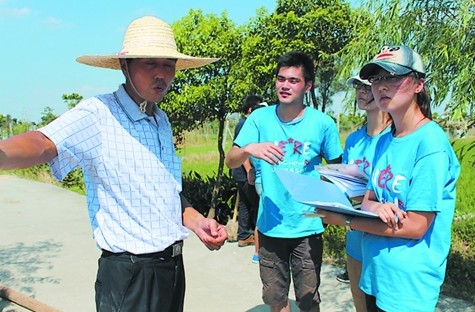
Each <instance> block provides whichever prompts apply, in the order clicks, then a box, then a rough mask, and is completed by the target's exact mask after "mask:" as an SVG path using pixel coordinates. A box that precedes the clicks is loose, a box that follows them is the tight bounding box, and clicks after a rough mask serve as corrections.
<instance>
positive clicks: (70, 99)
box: [61, 93, 83, 109]
mask: <svg viewBox="0 0 475 312" xmlns="http://www.w3.org/2000/svg"><path fill="white" fill-rule="evenodd" d="M61 98H62V99H63V101H64V102H65V103H66V104H67V105H68V109H71V108H73V107H74V106H76V105H78V103H79V102H81V101H82V99H83V97H82V95H79V94H77V93H71V94H63V95H62V97H61Z"/></svg>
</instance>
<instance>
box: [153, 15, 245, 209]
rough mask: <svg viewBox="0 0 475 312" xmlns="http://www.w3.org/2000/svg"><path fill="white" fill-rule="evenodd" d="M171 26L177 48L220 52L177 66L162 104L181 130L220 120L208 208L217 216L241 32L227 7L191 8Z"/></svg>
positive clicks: (193, 52)
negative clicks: (201, 62)
mask: <svg viewBox="0 0 475 312" xmlns="http://www.w3.org/2000/svg"><path fill="white" fill-rule="evenodd" d="M173 29H174V33H175V40H176V42H177V46H178V49H179V50H180V51H182V52H183V53H185V54H189V55H195V56H206V57H219V58H220V60H219V61H218V62H216V63H214V64H211V65H208V66H205V67H201V68H198V69H191V70H186V71H182V72H177V74H176V77H175V81H174V83H173V86H172V89H171V90H170V92H169V94H168V95H167V96H166V97H165V99H164V101H163V102H162V103H161V104H160V106H161V107H162V108H163V109H164V110H165V111H166V112H167V113H168V115H169V117H170V122H171V123H172V126H173V128H174V131H175V133H176V134H177V135H178V136H180V134H181V133H182V132H183V131H185V130H191V129H193V128H196V127H197V126H200V125H202V124H203V123H204V122H206V121H211V120H217V121H218V125H219V126H218V142H217V148H218V151H219V164H218V168H217V179H216V183H215V186H214V188H213V194H212V195H213V196H212V201H211V208H210V211H209V213H208V217H210V218H213V217H214V216H215V208H216V205H217V200H218V197H219V196H218V195H219V194H218V193H219V190H220V186H221V183H222V176H223V168H224V156H225V152H224V149H223V134H224V125H225V121H226V116H227V115H228V113H229V111H230V110H229V107H231V106H233V103H234V106H235V105H236V104H235V103H236V102H238V101H240V99H241V96H242V95H241V94H236V93H235V92H234V90H235V84H236V80H235V78H234V77H235V76H234V75H233V74H232V72H233V67H234V66H235V60H236V59H239V58H240V42H241V33H240V31H239V29H238V28H237V27H236V26H235V24H234V23H233V22H232V21H231V20H230V19H229V18H228V16H227V14H226V13H223V14H222V15H221V16H215V15H212V14H209V15H204V14H203V13H202V12H201V11H200V10H190V11H189V12H188V15H187V16H185V17H184V18H182V19H181V20H179V21H177V22H176V23H175V24H174V25H173Z"/></svg>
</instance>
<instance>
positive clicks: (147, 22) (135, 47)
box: [76, 16, 219, 70]
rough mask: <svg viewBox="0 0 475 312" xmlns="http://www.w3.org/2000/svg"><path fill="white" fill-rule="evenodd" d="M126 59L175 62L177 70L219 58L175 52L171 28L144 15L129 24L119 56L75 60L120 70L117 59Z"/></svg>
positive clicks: (202, 64) (97, 56) (84, 57)
mask: <svg viewBox="0 0 475 312" xmlns="http://www.w3.org/2000/svg"><path fill="white" fill-rule="evenodd" d="M129 58H170V59H176V60H177V62H176V70H182V69H188V68H196V67H201V66H204V65H207V64H210V63H213V62H216V61H217V60H219V58H203V57H193V56H189V55H186V54H183V53H180V52H178V50H177V47H176V42H175V37H174V35H173V30H172V28H171V27H170V25H168V24H167V23H166V22H164V21H162V20H161V19H159V18H156V17H153V16H144V17H141V18H138V19H136V20H134V21H133V22H132V23H130V25H129V27H128V28H127V31H126V33H125V37H124V42H123V45H122V50H121V51H120V52H119V53H116V54H111V55H83V56H80V57H78V58H77V59H76V61H78V62H79V63H82V64H86V65H90V66H94V67H103V68H111V69H120V63H119V59H129Z"/></svg>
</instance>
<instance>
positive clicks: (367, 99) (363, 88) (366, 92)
mask: <svg viewBox="0 0 475 312" xmlns="http://www.w3.org/2000/svg"><path fill="white" fill-rule="evenodd" d="M353 88H355V91H356V103H357V104H358V108H359V109H361V110H364V111H370V110H374V109H378V107H377V106H376V103H375V102H374V97H373V93H372V92H371V86H368V85H366V84H363V83H360V82H354V83H353Z"/></svg>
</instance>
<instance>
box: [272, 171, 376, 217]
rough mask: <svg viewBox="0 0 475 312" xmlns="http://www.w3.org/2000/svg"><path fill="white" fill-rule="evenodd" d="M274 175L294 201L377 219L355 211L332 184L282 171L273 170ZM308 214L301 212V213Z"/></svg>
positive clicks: (344, 196)
mask: <svg viewBox="0 0 475 312" xmlns="http://www.w3.org/2000/svg"><path fill="white" fill-rule="evenodd" d="M275 173H276V174H277V176H278V177H279V179H280V181H281V182H282V184H283V185H284V186H285V188H286V189H287V191H288V192H289V193H290V195H291V196H292V198H293V199H294V200H295V201H298V202H300V203H303V204H307V205H310V206H314V207H316V208H318V209H322V210H329V211H333V212H338V213H343V214H349V215H356V216H361V217H373V218H374V217H377V215H376V214H374V213H371V212H368V211H362V210H358V209H355V207H353V206H352V205H351V203H350V201H349V199H348V198H347V197H346V195H345V193H343V192H342V191H341V190H340V189H339V188H338V187H337V186H336V185H334V184H333V183H330V182H327V181H323V180H321V179H319V178H317V177H314V176H308V175H305V174H299V173H294V172H290V171H286V170H282V169H275ZM308 212H309V211H303V213H308ZM310 213H313V211H310Z"/></svg>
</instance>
